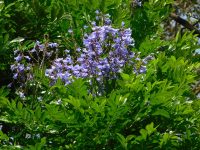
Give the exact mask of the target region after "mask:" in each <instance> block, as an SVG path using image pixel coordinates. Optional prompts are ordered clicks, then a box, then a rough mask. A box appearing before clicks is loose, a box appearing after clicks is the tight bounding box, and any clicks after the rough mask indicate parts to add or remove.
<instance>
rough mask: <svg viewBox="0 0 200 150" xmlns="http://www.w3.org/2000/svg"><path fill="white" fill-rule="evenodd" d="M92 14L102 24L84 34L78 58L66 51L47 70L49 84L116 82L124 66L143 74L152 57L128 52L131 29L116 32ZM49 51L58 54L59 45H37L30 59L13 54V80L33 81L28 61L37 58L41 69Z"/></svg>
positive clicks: (30, 65) (107, 19)
mask: <svg viewBox="0 0 200 150" xmlns="http://www.w3.org/2000/svg"><path fill="white" fill-rule="evenodd" d="M95 13H96V15H97V17H96V19H97V20H99V19H103V23H104V24H103V25H102V26H97V25H96V22H94V21H93V22H92V23H91V24H92V33H90V34H85V36H84V37H83V47H81V48H77V49H76V53H77V54H78V57H76V58H74V57H72V56H71V55H70V53H69V52H70V51H69V50H66V51H65V52H66V56H65V57H61V58H54V60H53V63H52V65H51V67H50V68H49V69H46V71H45V75H46V76H47V77H49V78H50V79H51V80H52V83H53V84H54V83H55V82H56V81H57V80H58V79H61V80H62V81H63V82H64V83H65V84H66V85H67V84H69V83H71V82H73V79H74V78H86V79H89V81H95V83H99V84H103V83H104V80H109V79H116V78H117V77H118V74H119V73H120V72H122V71H123V68H124V67H126V66H128V67H129V68H130V67H131V68H132V70H133V72H135V73H136V74H139V73H145V72H146V64H147V62H148V60H151V59H152V56H148V57H146V58H144V59H140V58H139V57H138V56H139V55H138V54H136V53H134V52H132V51H130V49H131V47H133V46H134V40H133V38H132V37H131V32H132V31H131V29H130V28H128V29H126V28H125V27H124V22H122V25H121V28H120V29H115V28H113V27H112V26H111V20H110V16H109V15H104V16H103V17H102V16H101V15H100V12H99V11H96V12H95ZM70 31H71V32H73V30H70ZM50 49H56V51H58V44H57V43H46V44H40V43H39V42H36V45H35V47H34V48H33V49H32V50H31V51H30V52H29V55H24V54H22V52H20V51H15V54H16V55H17V56H16V57H15V64H13V65H11V70H12V71H13V72H14V76H13V78H14V79H20V80H21V81H25V80H27V79H31V78H33V76H32V75H31V73H30V70H31V68H32V67H33V64H31V60H32V59H35V58H34V57H33V58H30V56H37V57H38V60H37V61H39V60H41V61H40V62H39V63H36V64H39V65H40V66H39V67H41V65H44V60H45V59H46V58H50V57H51V55H52V53H53V52H52V51H49V50H50ZM39 52H42V56H41V58H39ZM25 60H26V61H25ZM137 62H140V65H139V67H138V65H136V64H138V63H137ZM141 62H142V63H141ZM45 63H46V62H45ZM91 84H93V83H92V82H91Z"/></svg>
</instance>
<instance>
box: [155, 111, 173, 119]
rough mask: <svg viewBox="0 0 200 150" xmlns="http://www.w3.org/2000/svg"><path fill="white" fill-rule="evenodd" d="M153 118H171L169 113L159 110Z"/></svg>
mask: <svg viewBox="0 0 200 150" xmlns="http://www.w3.org/2000/svg"><path fill="white" fill-rule="evenodd" d="M152 115H153V116H163V117H166V118H170V115H169V113H168V112H167V111H166V110H164V109H157V110H156V111H155V112H154V113H153V114H152Z"/></svg>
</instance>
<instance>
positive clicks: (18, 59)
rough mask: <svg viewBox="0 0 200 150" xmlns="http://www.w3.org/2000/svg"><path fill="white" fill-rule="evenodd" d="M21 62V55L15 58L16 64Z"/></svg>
mask: <svg viewBox="0 0 200 150" xmlns="http://www.w3.org/2000/svg"><path fill="white" fill-rule="evenodd" d="M21 60H22V56H21V54H19V55H18V56H17V57H15V61H16V62H19V61H21Z"/></svg>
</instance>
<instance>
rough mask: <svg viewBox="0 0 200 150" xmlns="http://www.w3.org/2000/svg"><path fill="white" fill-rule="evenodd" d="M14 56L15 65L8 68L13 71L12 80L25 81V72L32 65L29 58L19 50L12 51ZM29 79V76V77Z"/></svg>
mask: <svg viewBox="0 0 200 150" xmlns="http://www.w3.org/2000/svg"><path fill="white" fill-rule="evenodd" d="M14 54H15V58H14V59H15V63H14V64H12V65H11V66H10V68H11V70H12V71H13V73H14V75H13V79H18V80H22V81H25V80H26V78H27V77H25V75H27V72H29V71H30V69H31V68H32V65H31V64H30V63H29V62H30V61H31V58H30V57H29V56H26V55H24V54H23V53H21V52H20V51H19V50H15V51H14ZM29 77H30V78H31V76H29Z"/></svg>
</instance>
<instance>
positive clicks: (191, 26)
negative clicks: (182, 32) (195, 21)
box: [170, 13, 200, 37]
mask: <svg viewBox="0 0 200 150" xmlns="http://www.w3.org/2000/svg"><path fill="white" fill-rule="evenodd" d="M170 17H171V18H172V19H173V20H175V21H176V22H178V23H179V24H181V25H183V26H184V27H185V28H187V29H189V30H190V31H193V30H194V34H197V36H198V37H200V31H199V30H198V29H197V28H195V27H194V26H193V25H192V24H190V23H189V22H188V21H186V20H185V19H183V18H181V17H179V16H178V15H176V14H175V13H171V14H170Z"/></svg>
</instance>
